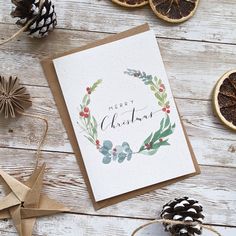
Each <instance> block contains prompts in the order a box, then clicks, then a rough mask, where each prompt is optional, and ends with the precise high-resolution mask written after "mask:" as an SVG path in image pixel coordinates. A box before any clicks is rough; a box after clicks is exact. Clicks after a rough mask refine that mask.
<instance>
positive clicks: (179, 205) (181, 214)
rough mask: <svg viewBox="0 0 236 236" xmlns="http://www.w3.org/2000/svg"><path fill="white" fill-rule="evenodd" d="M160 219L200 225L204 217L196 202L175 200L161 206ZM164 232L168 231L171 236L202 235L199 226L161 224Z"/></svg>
mask: <svg viewBox="0 0 236 236" xmlns="http://www.w3.org/2000/svg"><path fill="white" fill-rule="evenodd" d="M161 218H162V219H168V220H176V221H184V222H198V223H200V224H201V223H202V222H203V219H204V215H203V214H202V206H201V205H200V204H199V203H198V201H196V200H194V199H192V198H189V197H182V198H175V200H173V201H170V202H168V203H167V204H165V205H164V206H163V209H162V211H161ZM163 225H164V227H165V230H166V231H169V232H170V233H171V234H172V235H173V236H194V235H201V234H202V227H201V226H200V225H194V226H193V225H180V224H169V223H163Z"/></svg>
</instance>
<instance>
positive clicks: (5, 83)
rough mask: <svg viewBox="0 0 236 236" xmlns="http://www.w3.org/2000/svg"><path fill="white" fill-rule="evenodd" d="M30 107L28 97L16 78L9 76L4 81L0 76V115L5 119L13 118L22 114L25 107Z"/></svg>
mask: <svg viewBox="0 0 236 236" xmlns="http://www.w3.org/2000/svg"><path fill="white" fill-rule="evenodd" d="M30 105H31V100H30V95H29V94H28V93H27V92H26V88H25V87H23V86H21V85H20V84H19V80H18V78H17V77H15V78H13V77H12V76H10V78H9V79H8V80H6V79H5V78H4V77H3V76H0V114H4V116H5V118H9V117H12V118H14V117H15V116H16V113H21V112H24V110H25V107H26V106H30Z"/></svg>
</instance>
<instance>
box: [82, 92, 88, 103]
mask: <svg viewBox="0 0 236 236" xmlns="http://www.w3.org/2000/svg"><path fill="white" fill-rule="evenodd" d="M87 99H88V95H87V94H85V95H84V97H83V100H82V102H83V104H86V101H87Z"/></svg>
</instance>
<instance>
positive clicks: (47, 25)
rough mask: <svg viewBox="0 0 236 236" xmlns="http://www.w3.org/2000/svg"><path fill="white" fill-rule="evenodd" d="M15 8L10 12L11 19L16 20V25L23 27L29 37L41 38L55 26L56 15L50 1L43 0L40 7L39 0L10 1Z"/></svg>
mask: <svg viewBox="0 0 236 236" xmlns="http://www.w3.org/2000/svg"><path fill="white" fill-rule="evenodd" d="M12 3H13V4H14V5H15V6H16V8H15V9H14V10H13V11H12V12H11V15H12V17H16V18H18V20H17V22H16V24H17V25H20V26H22V27H24V26H25V25H26V24H27V23H28V22H29V21H32V22H31V23H30V24H29V26H28V27H27V28H26V29H25V32H27V33H28V35H29V36H31V37H36V38H42V37H44V36H46V35H48V32H49V31H51V30H53V29H54V28H55V26H56V25H57V21H56V13H55V10H54V5H53V4H52V2H51V0H45V1H44V2H43V3H42V6H41V7H40V0H20V1H17V0H12Z"/></svg>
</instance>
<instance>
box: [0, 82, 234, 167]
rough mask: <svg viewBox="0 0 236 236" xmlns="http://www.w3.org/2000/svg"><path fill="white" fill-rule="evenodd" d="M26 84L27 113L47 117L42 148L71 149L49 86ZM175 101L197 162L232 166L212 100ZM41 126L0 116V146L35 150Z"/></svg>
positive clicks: (230, 136) (227, 137) (229, 137)
mask: <svg viewBox="0 0 236 236" xmlns="http://www.w3.org/2000/svg"><path fill="white" fill-rule="evenodd" d="M27 87H28V90H29V91H30V93H31V95H32V99H33V107H32V108H31V109H29V112H33V113H39V114H42V115H44V116H45V117H47V119H48V120H49V132H48V136H47V140H46V143H45V145H44V150H48V151H61V152H72V148H71V146H70V143H69V140H68V137H67V134H66V131H65V129H64V126H63V124H62V121H61V119H60V117H59V114H58V111H57V108H56V106H55V103H54V100H53V97H52V95H51V93H50V90H49V88H47V87H33V86H27ZM176 101H177V105H178V107H179V110H180V114H181V116H182V118H183V121H184V124H185V126H186V128H187V132H188V135H189V137H190V141H191V143H192V146H193V148H194V151H195V153H196V156H197V158H198V161H199V163H201V164H206V165H220V166H231V167H235V166H236V159H235V156H236V152H235V149H236V136H235V134H234V133H233V132H231V131H229V130H228V129H226V128H225V127H224V126H223V125H222V124H220V122H219V120H218V119H217V118H215V117H214V116H213V114H212V109H211V103H210V102H209V101H198V100H191V99H177V100H176ZM42 125H43V124H42V121H37V120H35V119H32V118H28V117H20V118H19V119H18V120H17V121H14V120H10V121H8V120H5V119H4V118H0V127H1V129H0V147H1V146H2V147H15V148H25V149H28V148H30V149H35V148H36V146H37V142H38V141H39V140H40V137H41V135H42V127H43V126H42Z"/></svg>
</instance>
